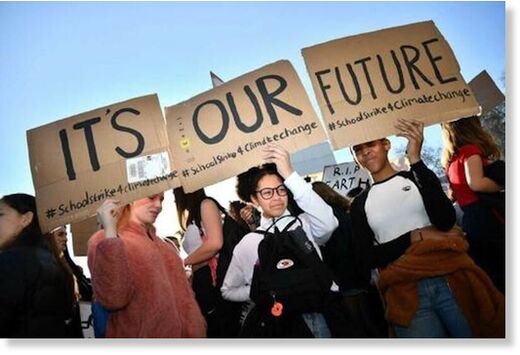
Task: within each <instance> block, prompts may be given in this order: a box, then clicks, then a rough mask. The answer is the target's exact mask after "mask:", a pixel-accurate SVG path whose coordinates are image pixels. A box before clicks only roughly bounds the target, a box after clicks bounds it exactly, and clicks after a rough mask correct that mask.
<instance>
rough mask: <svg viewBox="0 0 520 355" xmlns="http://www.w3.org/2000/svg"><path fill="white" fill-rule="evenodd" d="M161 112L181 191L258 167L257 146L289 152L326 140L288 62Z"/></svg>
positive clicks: (305, 94)
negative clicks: (279, 147) (279, 148)
mask: <svg viewBox="0 0 520 355" xmlns="http://www.w3.org/2000/svg"><path fill="white" fill-rule="evenodd" d="M165 111H166V122H167V125H166V126H167V129H168V138H169V140H170V144H171V149H172V152H173V154H174V156H175V163H176V167H177V168H178V169H179V177H180V180H181V184H182V186H183V187H184V190H185V191H186V192H192V191H195V190H197V189H199V188H203V187H205V186H208V185H211V184H214V183H217V182H219V181H222V180H225V179H227V178H229V177H232V176H235V175H237V174H239V173H241V172H243V171H246V170H247V169H248V168H250V167H251V166H254V165H257V164H261V163H262V155H263V153H262V151H261V148H262V147H263V146H264V145H265V144H267V143H269V142H272V143H276V144H279V145H280V146H283V147H284V148H286V149H287V150H288V151H289V152H291V153H292V152H295V151H298V150H301V149H303V148H306V147H308V146H311V145H313V144H317V143H321V142H323V141H325V140H326V139H327V138H326V135H325V132H324V130H323V128H322V126H321V124H320V122H319V121H318V118H317V116H316V113H315V111H314V109H313V108H312V106H311V103H310V101H309V98H308V96H307V93H306V92H305V89H304V88H303V85H302V83H301V81H300V79H299V78H298V76H297V74H296V72H295V70H294V68H293V67H292V65H291V63H290V62H288V61H279V62H276V63H272V64H270V65H267V66H265V67H262V68H260V69H258V70H255V71H253V72H250V73H248V74H245V75H243V76H240V77H238V78H236V79H234V80H231V81H227V82H225V83H223V84H222V85H219V86H218V87H215V88H213V89H212V90H209V91H207V92H205V93H203V94H200V95H198V96H196V97H193V98H191V99H190V100H188V101H185V102H182V103H180V104H177V105H174V106H170V107H166V109H165Z"/></svg>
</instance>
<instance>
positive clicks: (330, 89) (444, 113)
mask: <svg viewBox="0 0 520 355" xmlns="http://www.w3.org/2000/svg"><path fill="white" fill-rule="evenodd" d="M302 54H303V57H304V60H305V64H306V66H307V71H308V73H309V75H310V78H311V82H312V86H313V90H314V93H315V95H316V98H317V100H318V104H319V106H320V110H321V113H322V116H323V118H324V121H325V125H326V126H327V133H328V135H329V138H330V140H331V143H332V146H333V147H334V149H340V148H343V147H345V146H352V145H354V144H359V143H363V142H367V141H371V140H374V139H378V138H382V137H386V136H389V135H392V134H394V133H396V132H397V131H396V130H395V128H394V124H395V122H396V120H397V119H398V118H415V119H418V120H421V121H423V122H424V123H425V124H426V125H430V124H434V123H438V122H442V121H450V120H454V119H457V118H462V117H467V116H472V115H476V114H478V113H479V107H478V103H477V101H476V100H475V98H474V96H473V93H472V92H471V90H470V89H469V87H468V86H467V85H466V83H465V82H464V79H463V78H462V76H461V74H460V68H459V65H458V63H457V60H456V58H455V55H454V54H453V52H452V50H451V48H450V46H449V44H448V43H447V42H446V40H445V39H444V37H443V36H442V34H441V33H440V32H439V30H438V29H437V27H436V26H435V24H434V23H433V21H427V22H420V23H414V24H410V25H405V26H400V27H394V28H389V29H384V30H380V31H375V32H370V33H365V34H361V35H356V36H351V37H345V38H341V39H337V40H333V41H330V42H326V43H323V44H319V45H316V46H313V47H309V48H305V49H303V50H302Z"/></svg>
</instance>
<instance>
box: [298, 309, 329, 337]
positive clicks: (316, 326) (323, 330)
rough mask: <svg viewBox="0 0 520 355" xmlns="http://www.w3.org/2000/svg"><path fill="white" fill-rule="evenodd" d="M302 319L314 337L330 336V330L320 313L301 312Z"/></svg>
mask: <svg viewBox="0 0 520 355" xmlns="http://www.w3.org/2000/svg"><path fill="white" fill-rule="evenodd" d="M302 317H303V320H304V321H305V324H307V327H309V329H310V331H311V332H312V334H313V335H314V337H315V338H330V337H331V334H330V330H329V327H328V325H327V321H326V320H325V317H324V316H323V314H322V313H317V312H312V313H304V314H302Z"/></svg>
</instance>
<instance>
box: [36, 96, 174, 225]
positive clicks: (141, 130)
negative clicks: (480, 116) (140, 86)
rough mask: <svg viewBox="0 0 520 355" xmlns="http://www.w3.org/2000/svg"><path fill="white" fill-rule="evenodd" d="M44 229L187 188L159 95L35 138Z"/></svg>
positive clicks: (63, 123) (48, 128)
mask: <svg viewBox="0 0 520 355" xmlns="http://www.w3.org/2000/svg"><path fill="white" fill-rule="evenodd" d="M27 143H28V146H29V160H30V164H31V173H32V178H33V184H34V189H35V191H36V204H37V208H38V218H39V221H40V226H41V228H42V230H43V231H44V232H47V231H49V230H51V229H53V228H54V227H57V226H61V225H65V224H68V223H72V222H78V221H81V220H84V219H86V218H88V217H90V216H92V215H94V214H95V211H96V209H97V208H98V206H99V205H100V204H101V203H103V201H104V200H105V199H107V198H114V199H118V200H120V201H122V202H123V203H128V202H131V201H133V200H136V199H139V198H142V197H146V196H149V195H152V194H155V193H158V192H161V191H165V190H168V189H170V188H173V187H176V186H179V181H178V179H177V177H176V175H177V172H176V171H175V170H173V165H172V160H171V159H172V157H171V154H170V151H169V145H168V138H167V135H166V127H165V121H164V117H163V114H162V111H161V106H160V104H159V100H158V98H157V95H149V96H143V97H139V98H135V99H132V100H128V101H125V102H120V103H116V104H113V105H109V106H106V107H102V108H99V109H96V110H93V111H90V112H86V113H82V114H79V115H76V116H73V117H69V118H66V119H63V120H60V121H56V122H53V123H51V124H47V125H45V126H42V127H38V128H34V129H31V130H29V131H27Z"/></svg>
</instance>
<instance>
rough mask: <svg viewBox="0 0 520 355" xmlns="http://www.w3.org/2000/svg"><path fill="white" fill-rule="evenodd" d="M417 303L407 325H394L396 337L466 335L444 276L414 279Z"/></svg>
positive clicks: (466, 328) (465, 325)
mask: <svg viewBox="0 0 520 355" xmlns="http://www.w3.org/2000/svg"><path fill="white" fill-rule="evenodd" d="M417 293H418V297H419V306H418V308H417V312H416V313H415V315H414V318H413V319H412V322H411V323H410V326H408V327H402V326H398V325H394V330H395V334H396V335H397V336H398V337H399V338H448V337H452V338H470V337H472V334H471V329H470V327H469V323H468V321H467V320H466V318H465V317H464V315H463V314H462V311H461V310H460V308H459V306H458V305H457V303H456V301H455V298H454V296H453V294H452V292H451V290H450V288H449V285H448V282H447V280H446V278H444V277H432V278H426V279H422V280H420V281H419V282H417Z"/></svg>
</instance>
